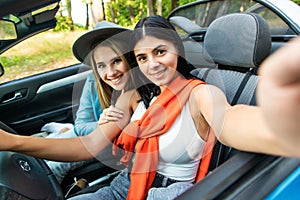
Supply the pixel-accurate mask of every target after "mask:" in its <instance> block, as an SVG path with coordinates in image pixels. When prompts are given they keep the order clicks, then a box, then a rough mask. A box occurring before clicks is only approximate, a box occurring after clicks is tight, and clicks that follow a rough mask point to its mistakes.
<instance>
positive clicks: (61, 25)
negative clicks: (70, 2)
mask: <svg viewBox="0 0 300 200" xmlns="http://www.w3.org/2000/svg"><path fill="white" fill-rule="evenodd" d="M56 20H57V23H56V27H55V28H54V29H53V31H54V32H59V31H73V30H83V29H84V26H82V25H78V24H72V21H71V19H70V18H69V17H65V16H59V15H57V16H56Z"/></svg>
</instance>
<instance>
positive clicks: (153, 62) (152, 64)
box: [148, 56, 159, 68]
mask: <svg viewBox="0 0 300 200" xmlns="http://www.w3.org/2000/svg"><path fill="white" fill-rule="evenodd" d="M148 60H149V67H151V68H154V67H157V66H159V62H158V60H157V59H156V58H155V57H154V56H149V57H148Z"/></svg>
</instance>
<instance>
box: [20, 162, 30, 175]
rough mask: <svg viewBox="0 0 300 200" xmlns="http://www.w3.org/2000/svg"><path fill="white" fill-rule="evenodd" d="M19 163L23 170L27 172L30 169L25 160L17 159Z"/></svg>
mask: <svg viewBox="0 0 300 200" xmlns="http://www.w3.org/2000/svg"><path fill="white" fill-rule="evenodd" d="M19 165H20V167H21V168H22V170H23V171H25V172H29V171H30V170H31V168H30V165H29V163H28V162H27V161H25V160H19Z"/></svg>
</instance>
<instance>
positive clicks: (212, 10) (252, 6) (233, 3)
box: [169, 0, 296, 36]
mask: <svg viewBox="0 0 300 200" xmlns="http://www.w3.org/2000/svg"><path fill="white" fill-rule="evenodd" d="M241 12H251V13H257V14H259V15H260V16H262V17H263V18H264V19H265V20H266V21H267V22H268V24H269V26H270V29H271V34H272V36H276V35H287V34H288V35H296V33H295V32H293V31H292V30H291V29H290V28H289V26H288V25H287V24H286V23H285V22H284V21H283V20H282V19H281V18H280V17H279V16H278V15H276V14H275V13H274V12H273V11H271V10H270V9H269V8H266V7H265V6H263V5H261V4H259V3H256V2H254V1H251V0H243V1H240V0H227V1H209V2H207V1H203V2H199V1H198V2H194V3H192V4H188V5H186V6H183V7H182V8H180V9H177V10H175V11H174V12H173V13H171V15H170V16H169V17H173V16H182V17H185V18H188V19H189V20H190V21H192V22H194V23H195V24H197V25H199V26H200V27H201V28H203V29H206V28H207V27H208V26H209V25H210V24H211V23H212V21H213V20H215V19H216V18H219V17H221V16H223V15H226V14H230V13H241ZM176 28H177V31H178V32H179V33H180V34H181V35H187V34H188V33H187V32H186V31H184V30H182V29H181V28H180V27H176Z"/></svg>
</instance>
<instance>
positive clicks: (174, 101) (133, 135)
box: [113, 77, 212, 200]
mask: <svg viewBox="0 0 300 200" xmlns="http://www.w3.org/2000/svg"><path fill="white" fill-rule="evenodd" d="M199 84H204V82H203V81H200V80H198V79H190V80H187V79H184V78H181V77H177V78H176V79H175V80H174V81H173V82H172V83H171V84H170V85H169V87H168V88H166V89H165V90H164V91H163V92H162V93H161V95H160V96H159V98H157V99H156V101H155V102H154V103H153V104H152V105H151V106H150V107H149V108H148V109H147V110H146V112H145V114H144V115H143V117H142V118H141V119H140V120H137V121H133V122H131V123H130V124H128V126H126V128H125V129H124V130H123V131H122V133H121V134H120V135H119V137H118V138H117V139H116V140H115V145H113V154H114V155H116V154H117V152H118V149H119V148H121V149H122V151H123V150H124V151H123V154H124V155H123V157H122V158H121V160H120V161H121V163H123V164H124V165H125V166H127V167H128V166H129V165H130V164H131V162H132V160H131V158H132V155H133V153H134V151H135V158H134V163H133V166H132V171H131V175H130V188H129V191H128V196H127V199H130V200H132V199H140V200H143V199H145V197H146V195H147V193H148V190H149V189H150V188H151V185H152V182H153V180H154V178H155V174H156V168H157V164H158V152H159V146H158V144H159V142H158V140H159V136H160V135H161V134H164V133H165V132H167V131H168V129H169V128H170V127H171V126H172V124H173V122H174V121H175V120H176V118H177V116H178V115H179V114H180V113H181V110H182V108H183V106H184V105H185V104H186V102H187V101H188V99H189V95H190V93H191V91H192V89H193V88H194V87H195V86H197V85H199ZM210 135H212V134H210ZM205 149H206V148H204V153H205V151H207V150H205ZM210 153H211V149H210ZM203 155H205V154H203ZM209 160H210V157H209ZM201 162H203V159H202V161H201ZM201 165H202V164H201ZM206 165H207V169H208V165H209V161H208V164H206ZM207 169H206V170H198V175H197V177H196V180H197V181H198V180H200V179H201V178H202V177H204V176H205V175H206V172H207ZM203 171H204V172H203ZM199 173H200V174H199Z"/></svg>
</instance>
